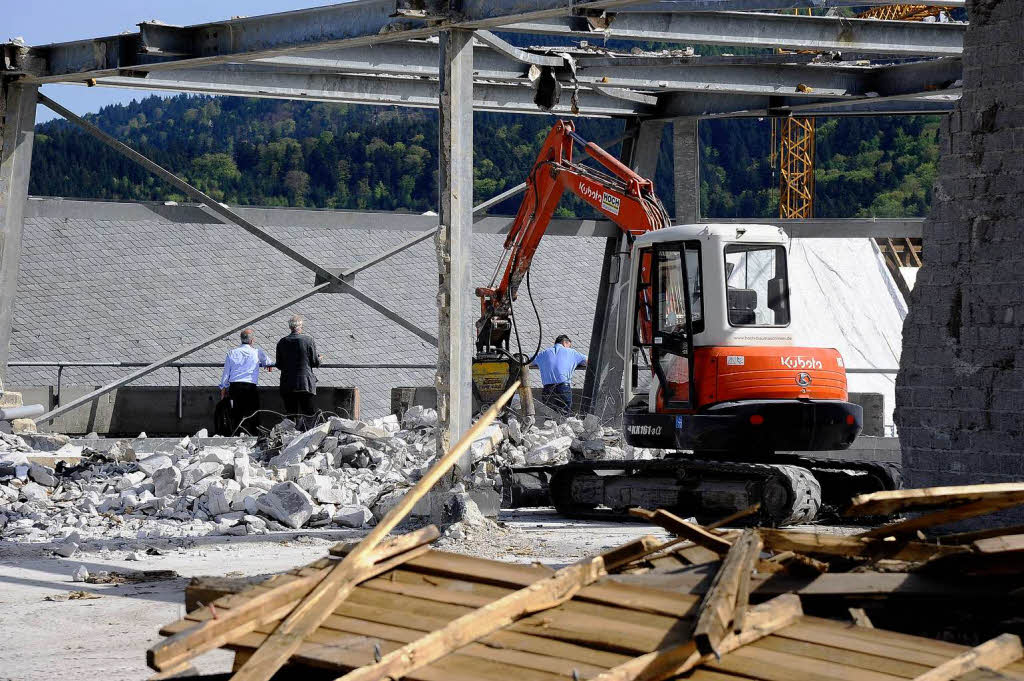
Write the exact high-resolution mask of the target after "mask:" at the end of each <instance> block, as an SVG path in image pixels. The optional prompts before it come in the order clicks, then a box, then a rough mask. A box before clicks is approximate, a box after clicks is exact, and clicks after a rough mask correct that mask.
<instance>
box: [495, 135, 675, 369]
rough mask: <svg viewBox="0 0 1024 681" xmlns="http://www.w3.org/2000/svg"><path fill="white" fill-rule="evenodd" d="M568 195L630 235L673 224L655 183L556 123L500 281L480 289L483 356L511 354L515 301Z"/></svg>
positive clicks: (532, 177) (533, 174) (509, 242)
mask: <svg viewBox="0 0 1024 681" xmlns="http://www.w3.org/2000/svg"><path fill="white" fill-rule="evenodd" d="M574 144H578V145H580V146H581V147H582V148H583V150H584V152H585V153H586V154H587V155H588V156H590V157H591V158H592V159H594V160H595V161H597V163H598V164H599V165H600V166H601V167H600V169H596V168H593V167H591V166H586V165H582V164H580V163H577V162H574V161H573V145H574ZM566 192H570V193H572V194H575V195H576V196H578V197H580V198H581V199H582V200H583V201H585V202H586V203H588V204H589V205H591V206H593V207H594V208H595V209H597V210H598V211H600V212H601V213H602V214H603V215H604V216H605V217H606V218H608V219H609V220H611V221H612V222H614V223H615V224H616V225H618V226H619V227H620V228H621V229H622V230H623V231H624V232H626V233H627V234H629V235H630V236H631V237H636V236H639V235H641V234H645V233H647V232H650V231H651V230H655V229H660V228H662V227H668V226H669V217H668V214H667V213H666V212H665V208H664V207H663V206H662V205H661V202H660V201H659V200H658V198H657V196H656V195H655V193H654V183H653V182H652V181H651V180H649V179H646V178H644V177H641V176H640V175H638V174H636V173H635V172H633V171H632V170H631V169H630V168H629V167H628V166H626V165H625V164H624V163H622V162H621V161H619V160H618V159H617V158H615V157H614V156H612V155H611V154H609V153H608V152H607V151H605V150H604V149H602V148H601V147H599V146H598V145H596V144H594V143H593V142H587V141H586V140H584V139H583V138H582V137H580V136H579V135H578V134H576V132H575V129H574V128H573V124H572V123H571V122H569V121H558V122H556V123H555V125H554V126H553V127H552V128H551V131H550V132H549V133H548V136H547V139H545V140H544V144H543V146H542V147H541V150H540V153H539V154H538V156H537V161H536V163H534V165H533V168H532V169H531V171H530V174H529V176H528V177H527V180H526V193H525V195H524V196H523V202H522V204H520V206H519V212H518V213H517V214H516V219H515V222H513V224H512V229H511V230H510V231H509V234H508V237H507V238H506V239H505V251H504V253H503V256H502V259H501V261H499V263H498V267H497V268H496V269H495V277H494V279H492V281H491V284H490V286H487V287H481V288H478V289H477V290H476V294H477V296H478V297H479V298H480V319H479V320H478V321H477V323H476V331H477V342H476V345H477V352H478V353H489V352H501V351H507V350H508V341H509V334H510V331H511V323H510V321H509V318H510V315H511V313H512V303H513V301H514V300H515V299H516V295H517V293H518V290H519V286H520V284H521V283H522V282H523V280H524V279H525V278H526V275H527V273H528V272H529V271H530V265H531V264H532V263H533V257H534V255H535V254H536V252H537V247H538V246H539V245H540V241H541V239H543V238H544V234H545V233H546V232H547V228H548V224H549V223H550V222H551V218H552V216H553V215H554V213H555V210H556V209H557V208H558V203H559V202H560V201H561V199H562V195H563V194H565V193H566ZM499 274H500V279H499V278H498V275H499Z"/></svg>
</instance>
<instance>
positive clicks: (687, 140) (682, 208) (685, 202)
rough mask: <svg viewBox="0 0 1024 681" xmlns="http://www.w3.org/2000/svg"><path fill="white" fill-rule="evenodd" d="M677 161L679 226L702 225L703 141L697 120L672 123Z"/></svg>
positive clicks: (677, 213) (677, 219)
mask: <svg viewBox="0 0 1024 681" xmlns="http://www.w3.org/2000/svg"><path fill="white" fill-rule="evenodd" d="M672 155H673V157H674V160H675V193H676V224H677V225H686V224H690V223H693V222H700V138H699V137H698V136H697V119H696V118H677V119H675V120H674V121H673V122H672Z"/></svg>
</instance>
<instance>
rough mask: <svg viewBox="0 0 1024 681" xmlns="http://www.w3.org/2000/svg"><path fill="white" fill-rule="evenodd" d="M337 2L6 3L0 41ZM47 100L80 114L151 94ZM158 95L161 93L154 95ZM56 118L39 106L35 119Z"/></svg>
mask: <svg viewBox="0 0 1024 681" xmlns="http://www.w3.org/2000/svg"><path fill="white" fill-rule="evenodd" d="M335 2H338V0H148V1H147V2H144V3H140V2H129V1H128V0H36V1H35V2H17V3H15V2H10V3H8V2H4V3H3V4H4V5H5V7H4V9H3V20H2V21H0V41H7V40H10V39H12V38H18V37H20V38H24V39H25V42H27V43H28V44H29V45H46V44H48V43H59V42H66V41H70V40H82V39H85V38H99V37H103V36H111V35H117V34H118V33H123V32H125V31H131V32H133V33H135V32H138V30H139V29H138V26H137V25H136V24H138V22H140V21H149V20H151V19H159V20H160V21H163V22H164V23H167V24H175V25H178V26H190V25H192V24H202V23H206V22H209V21H219V20H221V19H229V18H231V17H233V16H238V15H245V16H254V15H257V14H272V13H274V12H287V11H289V10H295V9H303V8H306V7H317V6H320V5H330V4H334V3H335ZM42 91H43V93H44V94H46V96H48V97H50V98H51V99H53V100H56V101H57V102H60V103H61V104H63V105H64V106H66V107H67V108H69V109H71V110H72V111H74V112H75V113H77V114H79V115H81V114H86V113H92V112H96V111H98V110H99V109H100V108H101V107H103V106H106V105H108V104H117V103H124V102H130V101H132V100H133V99H142V98H145V97H147V96H149V95H151V94H154V93H153V92H148V91H145V90H122V89H116V88H102V87H94V88H87V87H84V86H81V85H45V86H43V88H42ZM156 94H160V93H156ZM55 117H57V114H55V113H53V112H52V111H50V110H49V109H47V108H45V107H42V106H41V107H39V109H38V110H37V113H36V121H37V122H39V123H41V122H43V121H48V120H50V119H52V118H55Z"/></svg>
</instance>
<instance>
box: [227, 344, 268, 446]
mask: <svg viewBox="0 0 1024 681" xmlns="http://www.w3.org/2000/svg"><path fill="white" fill-rule="evenodd" d="M240 335H241V339H242V343H241V345H239V346H238V347H237V348H235V349H233V350H231V351H230V352H228V354H227V356H226V357H225V358H224V372H223V373H222V374H221V377H220V396H221V399H224V398H228V399H229V400H230V402H231V423H232V425H233V430H234V431H235V432H237V431H239V430H240V431H242V432H244V433H248V434H249V435H255V434H256V432H255V431H256V426H257V425H259V418H258V417H257V418H254V419H250V417H251V416H252V415H253V414H255V413H256V412H258V411H259V410H260V394H259V391H258V390H257V387H256V385H257V384H258V383H259V380H260V367H267V370H268V371H270V367H272V366H274V362H273V361H271V359H270V357H269V356H268V355H267V353H266V352H264V351H263V349H262V348H257V347H254V346H253V344H252V342H253V340H254V339H255V338H256V332H255V331H253V330H252V329H245V330H243V331H242V333H241V334H240Z"/></svg>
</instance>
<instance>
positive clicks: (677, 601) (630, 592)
mask: <svg viewBox="0 0 1024 681" xmlns="http://www.w3.org/2000/svg"><path fill="white" fill-rule="evenodd" d="M404 567H405V569H407V570H410V571H414V572H420V573H423V574H428V575H438V576H443V577H452V578H455V579H464V580H470V581H474V582H482V583H485V584H495V585H497V586H508V587H513V588H518V587H522V586H528V585H529V584H532V583H533V582H535V581H537V580H538V579H541V578H542V577H546V576H549V575H551V574H552V573H553V572H554V571H553V570H551V569H549V568H545V567H541V566H534V565H514V564H510V563H500V562H498V561H492V560H486V559H483V558H474V557H472V556H465V555H462V554H458V553H447V552H444V551H430V552H429V553H427V554H425V555H423V556H421V557H419V558H417V559H416V560H411V561H409V562H408V563H407V564H406V565H405V566H404ZM616 579H618V578H616ZM575 600H580V601H588V602H591V603H600V604H604V605H612V606H616V607H621V608H628V609H631V610H639V611H641V612H651V613H656V614H662V615H668V616H669V617H686V616H687V615H688V614H689V613H691V612H692V611H693V609H694V608H695V607H696V605H697V603H698V600H699V599H697V598H695V597H693V596H687V595H685V594H677V593H672V592H671V591H664V590H657V589H650V588H645V587H643V586H639V585H633V584H630V585H629V586H626V585H625V584H620V583H618V582H617V581H612V580H611V579H610V578H605V579H602V580H601V581H599V582H598V583H596V584H591V585H590V586H587V587H585V588H583V589H581V590H580V592H579V593H578V594H576V598H575Z"/></svg>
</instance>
